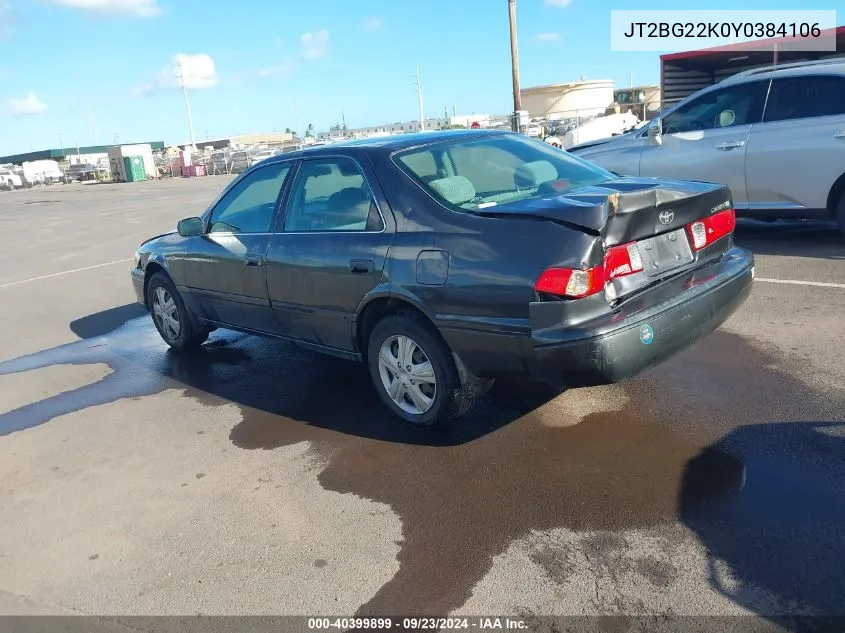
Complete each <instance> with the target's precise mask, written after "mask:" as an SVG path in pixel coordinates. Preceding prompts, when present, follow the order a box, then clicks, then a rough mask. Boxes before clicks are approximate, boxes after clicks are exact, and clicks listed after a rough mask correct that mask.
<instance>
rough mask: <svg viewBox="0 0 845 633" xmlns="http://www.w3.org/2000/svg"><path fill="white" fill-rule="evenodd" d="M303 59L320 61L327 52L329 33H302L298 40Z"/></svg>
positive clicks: (322, 30)
mask: <svg viewBox="0 0 845 633" xmlns="http://www.w3.org/2000/svg"><path fill="white" fill-rule="evenodd" d="M299 43H300V45H301V51H300V52H301V54H302V57H303V58H304V59H320V58H321V57H325V56H326V55H327V54H328V52H329V32H328V31H327V30H326V29H320V30H319V31H313V32H309V33H303V34H302V35H301V36H300V38H299Z"/></svg>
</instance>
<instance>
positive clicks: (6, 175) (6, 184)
mask: <svg viewBox="0 0 845 633" xmlns="http://www.w3.org/2000/svg"><path fill="white" fill-rule="evenodd" d="M21 187H23V180H22V179H21V177H20V176H18V175H17V174H16V173H15V172H13V171H11V170H7V169H0V189H8V190H10V191H11V190H13V189H20V188H21Z"/></svg>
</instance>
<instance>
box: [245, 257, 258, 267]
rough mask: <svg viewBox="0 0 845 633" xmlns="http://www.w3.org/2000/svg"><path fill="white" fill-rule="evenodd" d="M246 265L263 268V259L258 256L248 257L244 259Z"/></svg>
mask: <svg viewBox="0 0 845 633" xmlns="http://www.w3.org/2000/svg"><path fill="white" fill-rule="evenodd" d="M244 264H246V265H247V266H261V257H260V256H258V255H247V256H246V257H244Z"/></svg>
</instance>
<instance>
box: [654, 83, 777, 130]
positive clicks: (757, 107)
mask: <svg viewBox="0 0 845 633" xmlns="http://www.w3.org/2000/svg"><path fill="white" fill-rule="evenodd" d="M768 86H769V82H768V81H757V82H754V83H747V84H739V85H735V86H728V87H727V88H722V89H721V90H712V91H710V92H708V93H705V94H703V95H701V96H700V97H698V98H697V99H693V100H692V101H690V102H689V103H687V104H686V105H683V106H681V107H680V108H678V109H677V110H675V111H674V112H673V113H672V114H669V115H668V116H666V117H665V118H664V119H663V121H662V127H663V133H664V134H678V133H683V132H696V131H700V130H713V129H717V128H723V127H733V126H736V125H751V124H753V123H759V122H760V120H761V118H762V116H763V102H764V100H765V98H766V89H767V88H768Z"/></svg>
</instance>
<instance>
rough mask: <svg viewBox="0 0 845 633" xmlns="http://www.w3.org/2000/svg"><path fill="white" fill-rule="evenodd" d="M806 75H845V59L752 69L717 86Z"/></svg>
mask: <svg viewBox="0 0 845 633" xmlns="http://www.w3.org/2000/svg"><path fill="white" fill-rule="evenodd" d="M806 75H845V59H842V58H834V59H823V60H818V61H812V62H796V63H794V64H782V65H779V66H765V67H762V68H751V69H749V70H745V71H743V72H741V73H737V74H736V75H731V76H730V77H728V78H727V79H724V80H723V81H720V82H719V83H718V84H716V85H717V86H726V85H729V84H734V83H744V82H748V81H756V80H759V79H774V78H776V77H801V76H806Z"/></svg>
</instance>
